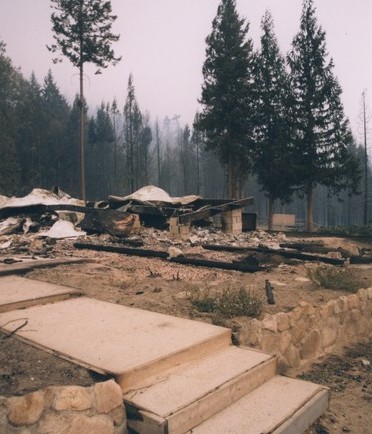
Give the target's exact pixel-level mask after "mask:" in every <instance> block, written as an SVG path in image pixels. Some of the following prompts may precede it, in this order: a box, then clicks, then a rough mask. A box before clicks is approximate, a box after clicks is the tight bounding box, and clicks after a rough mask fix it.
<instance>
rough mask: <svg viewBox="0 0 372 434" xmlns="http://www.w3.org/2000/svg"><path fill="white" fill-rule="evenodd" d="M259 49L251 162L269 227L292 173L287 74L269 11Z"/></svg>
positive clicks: (288, 191)
mask: <svg viewBox="0 0 372 434" xmlns="http://www.w3.org/2000/svg"><path fill="white" fill-rule="evenodd" d="M261 28H262V32H263V33H262V36H261V50H260V52H259V54H258V56H257V71H256V80H257V89H258V93H259V97H258V98H257V105H258V107H257V142H258V143H257V149H256V152H255V158H254V166H255V172H256V174H257V179H258V182H259V183H260V184H261V186H262V187H263V189H264V191H265V192H266V193H267V195H268V199H269V214H268V217H269V219H268V221H269V224H268V227H269V230H271V229H272V217H273V212H274V201H275V200H277V199H280V200H281V201H287V200H289V198H290V196H291V186H292V183H293V177H292V174H291V167H290V162H291V151H292V149H291V146H290V140H291V137H290V128H289V112H288V105H289V101H288V100H289V98H288V95H289V94H290V91H289V78H288V74H287V73H286V70H285V60H284V58H283V56H282V55H281V53H280V50H279V47H278V42H277V39H276V36H275V34H274V23H273V19H272V17H271V14H270V13H269V12H266V13H265V15H264V17H263V19H262V21H261Z"/></svg>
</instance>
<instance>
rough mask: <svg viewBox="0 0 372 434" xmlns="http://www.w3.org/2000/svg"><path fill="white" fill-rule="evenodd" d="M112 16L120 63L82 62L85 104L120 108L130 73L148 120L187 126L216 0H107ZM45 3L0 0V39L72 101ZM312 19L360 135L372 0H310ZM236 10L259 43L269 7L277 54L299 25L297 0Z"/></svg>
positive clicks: (371, 56) (368, 78)
mask: <svg viewBox="0 0 372 434" xmlns="http://www.w3.org/2000/svg"><path fill="white" fill-rule="evenodd" d="M111 3H112V7H113V12H114V13H115V14H116V15H117V16H118V19H117V20H116V22H115V24H114V31H115V32H116V33H120V35H121V38H120V41H119V42H118V43H116V44H114V45H113V47H114V49H115V52H116V54H117V55H121V56H122V60H121V62H120V63H119V64H118V65H117V66H116V67H112V66H110V67H109V68H108V69H106V70H104V71H103V74H102V75H95V74H94V71H95V69H94V68H93V67H92V66H89V65H88V66H87V67H86V75H87V76H86V80H85V89H86V99H87V102H88V104H89V106H90V107H91V108H95V107H96V106H98V105H99V104H100V103H101V101H102V100H104V101H105V102H111V101H112V100H113V98H114V97H116V98H117V101H118V103H119V107H120V108H121V109H122V107H123V105H124V103H125V97H126V93H127V82H128V76H129V74H130V73H132V74H133V77H134V85H135V88H136V96H137V100H138V103H139V105H140V108H141V110H142V111H148V112H149V113H150V115H151V119H152V120H155V118H156V117H158V118H159V120H162V119H163V118H164V117H165V116H166V115H168V116H169V117H172V116H173V115H175V114H177V115H180V116H181V118H180V122H181V123H182V124H184V123H186V122H187V123H189V124H191V123H192V120H193V118H194V115H195V112H196V110H197V109H198V103H197V99H198V98H199V96H200V90H201V84H202V82H203V77H202V73H201V69H202V65H203V61H204V59H205V38H206V36H207V35H208V34H209V33H210V31H211V27H212V20H213V18H214V17H215V15H216V12H217V7H218V4H219V3H220V1H219V0H112V1H111ZM50 6H51V2H50V1H49V0H0V39H2V40H3V41H4V42H5V43H6V44H7V54H8V56H9V57H10V58H11V59H12V61H13V64H14V66H17V67H20V68H21V70H22V72H23V74H24V75H25V76H26V77H27V78H29V76H30V74H31V72H32V71H34V72H35V74H36V77H37V79H38V80H39V81H40V82H42V80H43V79H44V77H45V75H46V74H47V72H48V69H51V70H52V73H53V75H54V78H55V79H56V81H57V83H58V86H59V88H60V90H61V92H62V93H63V94H64V95H65V96H66V97H67V98H68V99H69V100H70V101H71V100H72V99H73V97H74V95H75V94H76V93H77V91H78V75H77V70H76V69H74V68H73V67H72V66H71V65H70V64H69V62H68V60H67V59H66V60H64V61H63V63H62V64H56V65H54V64H53V63H52V57H53V55H52V54H51V53H49V52H48V51H47V49H46V44H50V43H52V42H53V38H52V31H51V22H50V13H51V8H50ZM315 6H316V8H317V17H318V22H319V23H320V24H321V25H322V27H323V29H324V30H325V31H326V41H327V48H328V51H329V54H330V56H331V57H332V58H333V59H334V63H335V70H334V72H335V74H336V76H337V77H338V79H339V81H340V84H341V86H342V89H343V103H344V107H345V113H346V115H347V116H348V117H349V119H350V121H351V124H352V127H353V131H354V134H355V135H356V136H357V137H359V138H360V137H361V136H360V134H359V133H360V131H359V130H360V128H358V116H359V112H360V108H361V101H362V92H363V90H364V89H367V103H370V104H369V107H371V108H372V51H371V47H372V30H371V29H372V0H315ZM237 9H238V12H239V14H240V15H241V16H242V17H244V18H245V19H246V20H247V21H248V22H249V23H250V29H249V36H250V37H251V38H252V39H253V42H254V47H255V49H258V48H259V41H260V35H261V29H260V21H261V18H262V16H263V14H264V13H265V10H266V9H268V10H269V11H270V12H271V13H272V15H273V18H274V23H275V32H276V35H277V37H278V41H279V45H280V47H281V50H282V52H283V54H286V53H287V52H288V50H289V49H290V46H291V42H292V39H293V37H294V35H295V34H296V33H297V31H298V29H299V20H300V14H301V9H302V0H261V1H257V0H237Z"/></svg>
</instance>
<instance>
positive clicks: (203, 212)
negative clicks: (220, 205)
mask: <svg viewBox="0 0 372 434" xmlns="http://www.w3.org/2000/svg"><path fill="white" fill-rule="evenodd" d="M220 212H221V211H220V210H219V209H216V208H212V207H210V206H208V207H203V208H201V209H198V210H197V211H193V212H190V213H188V214H183V215H180V216H179V222H180V224H182V225H185V224H187V223H191V222H193V221H196V220H204V219H207V218H209V217H212V216H214V215H216V214H218V213H220Z"/></svg>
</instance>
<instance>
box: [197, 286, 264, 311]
mask: <svg viewBox="0 0 372 434" xmlns="http://www.w3.org/2000/svg"><path fill="white" fill-rule="evenodd" d="M191 303H192V305H193V306H194V307H195V308H196V309H197V310H198V311H199V312H207V313H216V314H218V315H222V316H223V317H225V318H232V317H234V316H250V317H254V318H256V317H258V316H260V314H261V312H262V305H263V302H262V299H261V298H260V297H258V296H257V295H255V294H253V293H252V291H248V290H246V289H245V288H227V289H223V290H222V291H218V292H215V293H212V292H211V291H210V290H207V291H201V290H196V291H194V292H193V293H192V295H191Z"/></svg>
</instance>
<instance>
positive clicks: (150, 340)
mask: <svg viewBox="0 0 372 434" xmlns="http://www.w3.org/2000/svg"><path fill="white" fill-rule="evenodd" d="M24 317H27V318H28V324H27V325H26V326H25V327H23V328H22V329H20V330H19V331H17V332H16V335H17V337H20V338H24V339H25V340H27V341H28V342H30V343H31V344H34V345H36V346H39V347H42V348H46V349H47V350H49V351H53V352H54V353H55V354H58V355H60V356H62V357H67V358H68V359H69V360H73V361H74V362H75V363H78V364H82V365H83V366H88V367H89V368H90V369H92V370H94V371H97V372H108V373H113V374H114V375H117V376H119V375H122V374H127V373H128V372H131V371H133V370H136V369H139V368H141V367H143V366H145V367H148V366H152V365H154V366H157V365H159V361H162V360H164V359H167V358H170V357H173V358H174V355H178V354H180V358H181V357H182V358H183V359H185V360H188V357H189V353H190V351H191V352H192V351H194V348H195V347H198V346H203V345H205V344H208V342H214V341H216V340H223V342H225V341H226V345H228V344H229V342H230V334H231V331H230V330H229V329H227V328H223V327H218V326H214V325H211V324H206V323H202V322H198V321H192V320H189V319H184V318H177V317H174V316H170V315H165V314H160V313H156V312H150V311H145V310H141V309H136V308H131V307H127V306H121V305H117V304H114V303H108V302H104V301H100V300H95V299H92V298H88V297H81V298H75V299H71V300H66V301H60V302H58V303H54V304H48V305H43V306H34V307H29V308H26V309H25V310H22V311H12V312H5V313H0V324H5V323H8V324H7V325H5V326H4V329H5V330H6V331H8V332H12V331H13V330H14V329H15V328H16V327H17V326H18V325H19V321H18V320H19V319H21V318H24ZM142 376H143V374H142ZM139 377H141V375H140V376H139Z"/></svg>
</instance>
